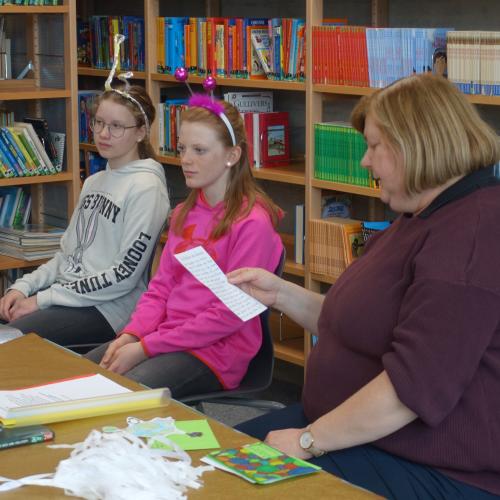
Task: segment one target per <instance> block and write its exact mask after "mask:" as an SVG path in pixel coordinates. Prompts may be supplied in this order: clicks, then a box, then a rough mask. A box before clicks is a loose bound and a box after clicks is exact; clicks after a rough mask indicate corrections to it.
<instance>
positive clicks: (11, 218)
mask: <svg viewBox="0 0 500 500" xmlns="http://www.w3.org/2000/svg"><path fill="white" fill-rule="evenodd" d="M30 215H31V196H30V194H29V192H28V191H26V190H24V189H23V188H22V187H20V186H16V187H15V186H5V187H0V226H3V227H13V226H22V225H24V224H27V223H28V221H29V218H30Z"/></svg>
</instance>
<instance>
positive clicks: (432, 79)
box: [351, 74, 500, 194]
mask: <svg viewBox="0 0 500 500" xmlns="http://www.w3.org/2000/svg"><path fill="white" fill-rule="evenodd" d="M368 115H370V118H373V119H374V120H375V122H376V125H377V126H378V127H379V128H380V130H381V132H382V134H383V136H384V137H385V138H386V140H387V141H388V142H389V144H390V145H391V146H392V147H393V148H394V150H395V151H396V152H398V153H401V155H402V158H403V166H404V170H405V181H406V190H407V192H408V193H409V194H415V193H419V192H422V191H423V190H425V189H429V188H433V187H437V186H440V185H442V184H444V183H446V182H447V181H448V180H450V179H453V178H455V177H459V176H463V175H467V174H469V173H470V172H472V171H474V170H478V169H480V168H484V167H487V166H489V165H492V164H494V163H496V162H497V161H499V159H500V142H499V138H498V136H497V134H496V133H495V132H494V131H493V129H492V128H491V127H490V126H489V125H487V124H486V123H485V122H484V121H483V120H482V119H481V117H480V116H479V114H478V112H477V111H476V109H475V108H474V106H473V105H472V104H471V103H470V102H469V101H468V100H467V98H466V97H465V96H464V95H463V94H462V93H461V92H459V91H458V89H457V88H456V87H455V86H454V85H453V84H452V83H450V82H449V81H448V80H446V79H445V78H443V77H441V76H434V75H431V74H421V75H413V76H409V77H407V78H403V79H401V80H398V81H397V82H394V83H393V84H391V85H389V86H388V87H385V88H384V89H380V90H377V91H376V92H374V93H373V94H372V95H369V96H365V97H363V98H362V99H361V100H360V101H359V102H358V104H357V105H356V107H355V108H354V110H353V112H352V115H351V122H352V125H353V126H354V128H356V130H358V131H359V132H361V133H363V131H364V128H365V121H366V117H367V116H368Z"/></svg>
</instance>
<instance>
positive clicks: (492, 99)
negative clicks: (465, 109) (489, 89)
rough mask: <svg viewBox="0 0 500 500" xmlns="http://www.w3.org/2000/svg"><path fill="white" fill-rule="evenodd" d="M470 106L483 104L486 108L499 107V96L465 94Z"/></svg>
mask: <svg viewBox="0 0 500 500" xmlns="http://www.w3.org/2000/svg"><path fill="white" fill-rule="evenodd" d="M465 97H467V99H469V101H470V102H471V103H472V104H485V105H487V106H500V96H497V95H479V94H476V95H472V94H465Z"/></svg>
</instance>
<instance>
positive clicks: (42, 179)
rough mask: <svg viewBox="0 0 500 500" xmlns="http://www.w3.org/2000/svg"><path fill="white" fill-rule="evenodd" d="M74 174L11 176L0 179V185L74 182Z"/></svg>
mask: <svg viewBox="0 0 500 500" xmlns="http://www.w3.org/2000/svg"><path fill="white" fill-rule="evenodd" d="M72 181H73V174H72V173H71V172H60V173H59V174H52V175H35V176H33V177H10V178H8V179H5V178H4V179H0V186H21V185H24V186H26V185H31V184H47V183H51V182H72Z"/></svg>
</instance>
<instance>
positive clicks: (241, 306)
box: [175, 246, 266, 321]
mask: <svg viewBox="0 0 500 500" xmlns="http://www.w3.org/2000/svg"><path fill="white" fill-rule="evenodd" d="M175 257H176V259H177V260H178V261H179V262H180V263H181V264H182V265H183V266H184V267H185V268H186V269H187V270H188V271H189V272H190V273H191V274H192V275H193V276H194V277H195V278H196V279H197V280H198V281H200V282H201V283H203V284H204V285H205V286H206V287H207V288H209V289H210V290H211V291H212V293H213V294H214V295H216V297H217V298H218V299H219V300H220V301H221V302H223V303H224V304H225V305H226V306H227V307H228V308H229V309H230V310H231V311H233V312H234V314H236V316H238V317H239V318H240V319H241V320H242V321H248V320H249V319H252V318H254V317H255V316H257V315H258V314H260V313H261V312H263V311H265V310H266V306H265V305H264V304H262V303H260V302H259V301H258V300H256V299H254V298H253V297H251V296H250V295H248V294H247V293H245V292H244V291H243V290H241V289H240V288H238V287H237V286H235V285H233V284H231V283H229V282H228V281H227V277H226V275H225V274H224V273H223V272H222V270H221V268H220V267H219V266H218V265H217V263H216V262H215V261H214V260H213V259H212V257H210V255H208V253H207V251H206V250H205V249H204V248H203V247H201V246H199V247H195V248H191V249H190V250H187V251H186V252H182V253H177V254H175Z"/></svg>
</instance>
